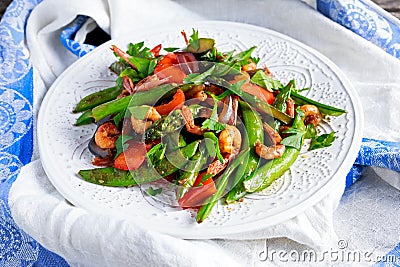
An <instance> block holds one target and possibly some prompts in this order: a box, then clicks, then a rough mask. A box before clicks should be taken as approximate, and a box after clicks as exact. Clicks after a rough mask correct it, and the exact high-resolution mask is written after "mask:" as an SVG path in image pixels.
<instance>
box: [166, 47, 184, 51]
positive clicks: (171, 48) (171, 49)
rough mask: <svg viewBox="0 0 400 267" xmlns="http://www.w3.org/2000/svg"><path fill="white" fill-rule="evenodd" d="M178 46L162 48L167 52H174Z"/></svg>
mask: <svg viewBox="0 0 400 267" xmlns="http://www.w3.org/2000/svg"><path fill="white" fill-rule="evenodd" d="M179 49H180V48H179V47H165V48H164V50H165V51H167V52H174V51H176V50H179Z"/></svg>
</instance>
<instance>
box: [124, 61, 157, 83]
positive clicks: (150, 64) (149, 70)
mask: <svg viewBox="0 0 400 267" xmlns="http://www.w3.org/2000/svg"><path fill="white" fill-rule="evenodd" d="M129 61H130V62H132V63H133V64H134V65H135V66H136V68H137V69H138V72H139V74H140V75H141V77H142V78H145V77H147V76H149V75H151V74H153V72H154V69H155V67H156V65H157V60H156V59H147V58H141V57H135V56H132V57H130V58H129Z"/></svg>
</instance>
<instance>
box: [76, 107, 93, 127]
mask: <svg viewBox="0 0 400 267" xmlns="http://www.w3.org/2000/svg"><path fill="white" fill-rule="evenodd" d="M92 122H94V118H93V115H92V110H87V111H85V112H84V113H82V115H81V116H79V118H78V119H77V120H76V122H75V126H81V125H85V124H89V123H92Z"/></svg>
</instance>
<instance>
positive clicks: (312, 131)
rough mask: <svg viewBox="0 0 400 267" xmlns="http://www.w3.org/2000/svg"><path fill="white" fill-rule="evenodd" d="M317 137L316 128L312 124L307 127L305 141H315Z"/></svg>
mask: <svg viewBox="0 0 400 267" xmlns="http://www.w3.org/2000/svg"><path fill="white" fill-rule="evenodd" d="M316 136H317V130H316V129H315V127H314V124H312V123H310V124H308V125H307V132H306V134H305V135H304V138H305V139H313V138H315V137H316Z"/></svg>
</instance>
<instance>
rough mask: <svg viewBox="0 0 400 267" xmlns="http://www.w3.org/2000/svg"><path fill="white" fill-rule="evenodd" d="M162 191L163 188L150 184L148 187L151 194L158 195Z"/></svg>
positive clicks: (148, 192)
mask: <svg viewBox="0 0 400 267" xmlns="http://www.w3.org/2000/svg"><path fill="white" fill-rule="evenodd" d="M161 193H162V188H158V189H154V188H153V187H152V186H150V187H149V188H148V189H147V194H149V195H150V196H153V197H154V196H156V195H159V194H161Z"/></svg>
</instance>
